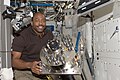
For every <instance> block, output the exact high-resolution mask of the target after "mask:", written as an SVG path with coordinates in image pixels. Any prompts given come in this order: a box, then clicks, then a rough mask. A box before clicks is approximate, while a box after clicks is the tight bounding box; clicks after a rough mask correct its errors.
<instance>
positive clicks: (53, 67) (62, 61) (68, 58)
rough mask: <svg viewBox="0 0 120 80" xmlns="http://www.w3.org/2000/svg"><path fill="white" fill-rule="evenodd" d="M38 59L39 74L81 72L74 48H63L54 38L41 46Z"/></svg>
mask: <svg viewBox="0 0 120 80" xmlns="http://www.w3.org/2000/svg"><path fill="white" fill-rule="evenodd" d="M40 59H41V63H40V66H42V73H41V74H81V60H80V56H79V55H78V54H77V53H75V51H74V50H72V51H69V50H68V49H65V48H64V47H63V46H61V43H60V41H58V40H56V39H53V40H51V41H49V42H48V44H47V46H45V47H43V48H42V50H41V52H40Z"/></svg>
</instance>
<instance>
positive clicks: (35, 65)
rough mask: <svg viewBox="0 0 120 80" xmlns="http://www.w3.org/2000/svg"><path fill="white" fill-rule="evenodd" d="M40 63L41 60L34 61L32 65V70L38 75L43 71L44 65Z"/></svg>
mask: <svg viewBox="0 0 120 80" xmlns="http://www.w3.org/2000/svg"><path fill="white" fill-rule="evenodd" d="M39 63H40V61H34V62H32V64H31V66H30V68H31V70H32V72H33V73H35V74H38V75H40V73H41V72H42V67H41V65H39Z"/></svg>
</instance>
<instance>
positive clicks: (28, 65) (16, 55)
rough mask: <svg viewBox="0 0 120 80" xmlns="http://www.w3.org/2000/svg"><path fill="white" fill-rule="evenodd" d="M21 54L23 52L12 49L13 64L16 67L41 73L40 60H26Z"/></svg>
mask: <svg viewBox="0 0 120 80" xmlns="http://www.w3.org/2000/svg"><path fill="white" fill-rule="evenodd" d="M21 54H22V53H21V52H16V51H12V66H13V67H14V68H16V69H31V70H32V72H33V73H36V74H40V71H41V68H40V66H38V64H39V62H38V61H34V62H25V61H23V60H21V59H20V57H21Z"/></svg>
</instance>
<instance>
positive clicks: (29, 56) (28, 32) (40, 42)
mask: <svg viewBox="0 0 120 80" xmlns="http://www.w3.org/2000/svg"><path fill="white" fill-rule="evenodd" d="M51 39H53V34H52V33H51V32H45V35H44V36H43V37H42V38H40V37H39V36H38V35H37V34H36V33H35V32H34V31H33V29H32V27H31V26H30V27H28V28H26V29H25V30H23V31H22V32H21V33H20V36H16V37H15V38H14V39H13V43H12V49H13V51H17V52H21V53H22V55H21V59H22V60H24V61H38V60H40V50H41V49H42V47H43V46H45V45H46V44H47V42H48V40H51Z"/></svg>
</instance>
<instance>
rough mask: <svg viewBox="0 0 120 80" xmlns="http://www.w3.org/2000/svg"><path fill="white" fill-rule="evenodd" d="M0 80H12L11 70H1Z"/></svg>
mask: <svg viewBox="0 0 120 80" xmlns="http://www.w3.org/2000/svg"><path fill="white" fill-rule="evenodd" d="M1 80H13V70H12V68H2V69H1Z"/></svg>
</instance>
